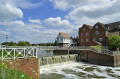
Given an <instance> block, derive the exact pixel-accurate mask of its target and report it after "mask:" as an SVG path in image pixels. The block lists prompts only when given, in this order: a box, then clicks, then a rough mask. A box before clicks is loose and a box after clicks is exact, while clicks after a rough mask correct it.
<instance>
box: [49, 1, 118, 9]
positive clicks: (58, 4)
mask: <svg viewBox="0 0 120 79" xmlns="http://www.w3.org/2000/svg"><path fill="white" fill-rule="evenodd" d="M49 1H51V2H52V3H53V4H54V7H55V8H57V9H60V10H67V9H71V8H72V9H74V8H77V7H81V9H83V10H89V11H90V10H94V9H99V8H107V7H109V6H112V3H115V2H116V0H113V1H111V0H49Z"/></svg>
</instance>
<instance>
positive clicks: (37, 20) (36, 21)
mask: <svg viewBox="0 0 120 79" xmlns="http://www.w3.org/2000/svg"><path fill="white" fill-rule="evenodd" d="M28 21H29V22H31V23H37V24H41V22H40V20H39V19H35V20H31V19H29V20H28Z"/></svg>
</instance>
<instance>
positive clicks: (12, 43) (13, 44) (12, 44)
mask: <svg viewBox="0 0 120 79" xmlns="http://www.w3.org/2000/svg"><path fill="white" fill-rule="evenodd" d="M8 46H17V44H16V43H14V42H13V41H11V42H8Z"/></svg>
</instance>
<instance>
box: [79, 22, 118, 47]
mask: <svg viewBox="0 0 120 79" xmlns="http://www.w3.org/2000/svg"><path fill="white" fill-rule="evenodd" d="M112 35H119V36H120V22H114V23H109V24H103V23H100V22H97V23H96V24H95V25H94V26H93V27H92V26H90V25H86V24H84V25H83V26H82V27H81V28H79V45H80V46H94V45H103V46H107V45H109V41H108V37H109V36H112Z"/></svg>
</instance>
